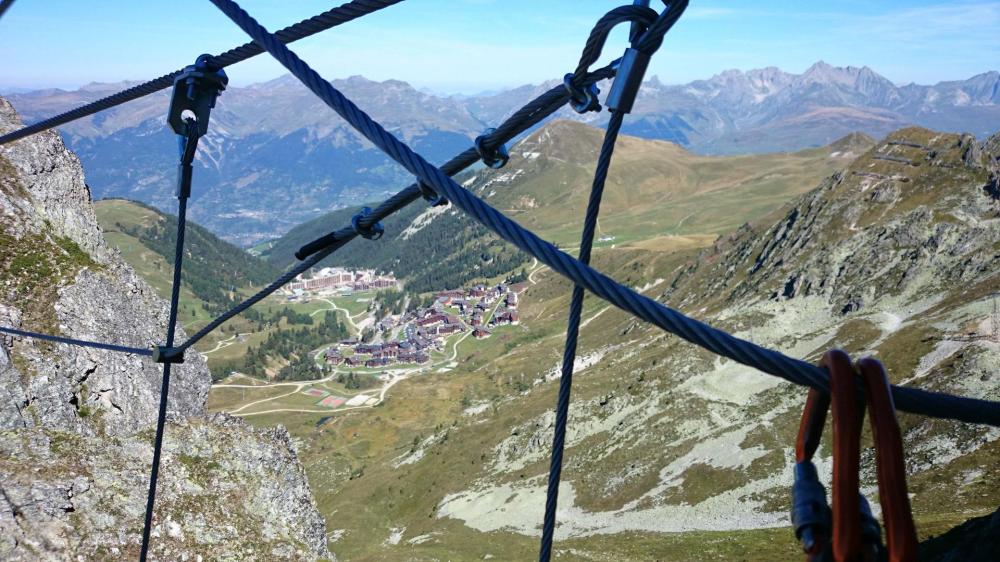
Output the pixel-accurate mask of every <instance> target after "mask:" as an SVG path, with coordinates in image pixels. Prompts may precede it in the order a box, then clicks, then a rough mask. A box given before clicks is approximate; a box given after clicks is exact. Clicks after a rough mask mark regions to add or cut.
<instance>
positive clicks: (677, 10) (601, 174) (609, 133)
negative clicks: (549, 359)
mask: <svg viewBox="0 0 1000 562" xmlns="http://www.w3.org/2000/svg"><path fill="white" fill-rule="evenodd" d="M648 4H649V2H648V0H646V1H642V0H638V1H637V2H636V7H637V8H644V7H645V6H646V5H648ZM686 6H687V2H681V3H675V4H674V5H672V6H668V7H667V10H666V11H665V12H664V14H663V15H662V16H659V17H661V18H664V19H669V20H670V21H672V22H676V21H677V20H678V19H679V18H680V15H681V13H683V11H684V9H685V8H686ZM671 8H673V9H671ZM644 9H645V10H647V11H649V12H652V13H653V14H654V17H653V19H652V20H643V19H641V17H639V14H636V15H637V17H636V19H633V20H631V23H632V30H631V32H630V38H634V39H633V46H634V45H635V44H637V43H638V42H639V41H640V40H641V38H644V37H645V33H646V31H647V29H648V28H649V27H650V25H651V24H652V23H655V21H656V20H657V19H659V18H657V17H656V15H655V14H656V12H653V11H652V10H649V9H648V8H644ZM640 13H641V12H640ZM626 20H628V18H624V17H623V18H610V19H609V18H608V16H605V17H604V18H601V21H600V22H598V25H597V26H595V28H594V31H593V32H592V33H591V37H590V40H588V42H587V48H586V49H585V50H584V54H583V56H582V57H581V66H580V67H578V68H577V72H583V71H585V70H586V68H587V66H589V64H590V63H589V62H587V61H588V60H589V61H593V60H597V58H598V57H599V56H600V51H601V49H602V48H603V46H604V43H605V41H607V37H608V34H609V33H610V32H611V29H612V28H613V27H614V26H615V25H618V24H619V23H624V22H625V21H626ZM606 21H612V22H614V24H613V25H608V24H606V23H604V22H606ZM669 29H670V26H666V27H663V26H661V27H658V28H657V31H656V33H659V34H660V37H661V38H662V36H663V35H664V34H666V32H667V31H669ZM595 38H596V39H595ZM661 42H662V41H655V42H654V43H653V44H654V45H655V48H659V46H660V44H661ZM655 48H654V50H655ZM630 50H631V49H630ZM651 54H652V53H651V52H650V53H648V54H647V56H648V55H651ZM624 58H625V60H626V61H628V60H630V59H631V58H632V56H631V55H630V54H629V52H626V57H624ZM584 63H587V66H583V65H584ZM623 64H624V66H623V68H621V69H620V70H621V73H620V74H619V75H618V76H617V77H616V78H615V84H614V85H613V87H612V92H611V93H610V95H609V96H608V101H607V103H608V105H609V109H610V110H611V118H610V119H609V121H608V125H607V128H606V129H605V133H604V142H603V144H602V146H601V151H600V153H599V155H598V158H597V165H596V167H595V170H594V180H593V183H592V184H591V189H590V200H589V201H588V203H587V211H586V214H585V216H584V221H583V231H582V232H581V235H580V252H579V256H578V257H577V259H578V260H580V262H581V263H584V264H589V263H590V254H591V250H592V249H593V243H594V231H595V230H596V227H597V217H598V215H599V214H600V210H601V198H602V196H603V194H604V186H605V183H606V181H607V177H608V171H609V170H610V168H611V158H612V156H613V155H614V150H615V143H616V142H617V140H618V134H619V132H620V131H621V127H622V123H623V121H624V119H625V114H626V113H628V112H629V111H630V109H624V110H621V109H620V108H619V107H618V105H623V106H628V107H629V108H630V107H631V104H632V100H633V98H634V97H635V95H636V94H637V93H638V87H637V86H636V87H634V88H633V89H632V91H631V92H629V93H623V92H624V89H626V88H628V87H629V86H628V85H627V84H639V83H641V81H642V74H643V73H645V65H643V67H642V68H641V69H640V68H635V67H633V66H630V65H629V63H628V62H625V63H623ZM619 81H621V82H619ZM623 97H627V98H628V101H626V102H624V103H622V102H623V101H624V100H623ZM583 297H584V289H583V287H581V286H580V285H576V284H574V285H573V295H572V297H571V299H570V306H569V320H568V325H567V328H566V343H565V347H564V350H563V360H562V371H561V377H560V379H559V393H558V397H557V400H556V417H555V426H554V427H553V431H552V455H551V459H550V461H549V478H548V488H547V490H546V496H545V514H544V516H543V519H542V538H541V543H540V547H539V552H538V560H539V562H549V560H550V559H551V558H552V541H553V536H554V535H555V527H556V507H557V505H558V502H559V482H560V480H561V477H562V465H563V453H564V450H565V446H566V426H567V423H568V419H569V404H570V398H571V394H572V388H573V369H574V367H575V365H576V351H577V343H578V338H579V334H580V317H581V316H582V313H583Z"/></svg>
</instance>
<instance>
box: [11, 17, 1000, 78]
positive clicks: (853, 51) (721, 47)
mask: <svg viewBox="0 0 1000 562" xmlns="http://www.w3.org/2000/svg"><path fill="white" fill-rule="evenodd" d="M339 3H340V2H336V1H334V2H320V1H315V0H284V1H276V0H244V2H242V5H243V7H244V8H246V9H247V10H248V11H249V12H250V13H251V14H253V15H254V16H255V17H257V19H258V21H260V22H261V23H263V24H264V25H265V26H266V27H268V29H270V30H272V31H274V30H277V29H279V28H281V27H283V26H286V25H288V24H291V23H294V22H296V21H298V20H300V19H303V18H306V17H309V16H311V15H313V14H315V13H318V12H321V11H323V10H326V9H329V8H330V7H332V6H334V5H337V4H339ZM623 3H627V0H619V1H618V2H614V1H604V0H531V1H528V0H409V1H408V2H404V3H402V4H400V5H397V6H392V7H389V8H386V9H384V10H383V11H381V12H379V13H377V14H374V15H370V16H367V17H366V18H364V19H362V20H359V21H356V22H351V23H348V24H346V25H343V26H341V27H338V28H335V29H333V30H330V31H327V32H325V33H322V34H320V35H319V36H317V37H312V38H309V39H306V40H303V41H300V42H298V43H296V44H295V45H294V46H293V49H294V50H296V51H297V52H298V53H299V54H300V55H301V56H303V57H304V58H305V59H306V60H307V61H309V62H310V64H312V65H313V67H314V68H316V69H317V70H318V71H319V72H320V73H321V74H323V75H324V76H325V77H327V78H339V77H346V76H350V75H353V74H363V75H365V76H367V77H369V78H372V79H378V80H383V79H388V78H397V79H401V80H406V81H408V82H410V83H412V84H414V85H416V86H418V87H427V88H431V89H433V90H435V91H438V92H448V93H451V92H464V93H472V92H477V91H482V90H488V89H497V88H502V87H509V86H517V85H521V84H525V83H537V82H540V81H542V80H546V79H551V78H558V77H560V76H562V75H563V74H564V73H566V72H569V71H570V70H572V69H573V67H574V66H575V63H576V60H577V59H578V57H579V53H580V49H581V48H582V46H583V43H584V40H585V39H586V37H587V34H588V32H589V30H590V27H591V26H592V24H593V22H594V21H596V20H597V18H599V17H600V15H601V14H603V13H604V12H605V11H607V10H609V9H611V8H613V7H614V6H617V5H619V4H623ZM653 6H654V7H656V8H658V9H660V8H662V6H663V4H662V2H661V1H660V0H654V1H653ZM997 29H1000V1H991V2H986V1H976V0H973V1H958V2H945V1H936V2H935V1H930V2H924V1H920V0H910V1H906V2H903V1H895V0H880V1H878V2H873V1H870V0H866V1H859V0H847V1H833V2H814V1H801V0H800V1H798V2H791V1H780V0H760V1H757V2H752V3H751V2H745V1H741V2H736V1H731V2H723V1H711V2H699V1H697V0H693V1H692V2H691V7H690V8H689V9H688V13H687V14H685V16H684V17H683V18H682V19H681V21H680V22H679V23H678V24H677V26H676V27H675V28H674V30H673V31H672V32H671V33H670V34H669V35H668V37H667V40H666V42H665V43H664V45H663V48H661V50H660V52H659V53H657V56H656V57H655V59H654V62H653V64H652V66H651V70H650V72H649V74H657V75H658V76H659V77H660V79H661V80H662V81H663V82H666V83H682V82H687V81H690V80H694V79H698V78H707V77H709V76H711V75H713V74H715V73H717V72H719V71H721V70H725V69H728V68H739V69H749V68H759V67H763V66H777V67H780V68H782V69H784V70H788V71H792V72H801V71H802V70H804V69H805V68H807V67H808V66H809V65H810V64H812V63H813V62H815V61H817V60H820V59H822V60H825V61H826V62H828V63H830V64H834V65H838V66H846V65H855V66H861V65H868V66H870V67H872V68H873V69H875V70H876V71H878V72H880V73H882V74H883V75H885V76H886V77H888V78H889V79H890V80H892V81H894V82H897V83H906V82H918V83H933V82H937V81H940V80H952V79H962V78H968V77H969V76H972V75H974V74H978V73H980V72H984V71H987V70H995V69H998V68H1000V33H997V32H996V30H997ZM244 41H246V36H245V35H244V34H243V33H242V32H241V31H240V30H239V29H238V28H237V27H235V26H234V25H233V24H231V23H230V22H229V20H228V19H226V18H225V16H223V15H222V14H221V13H220V12H218V11H217V10H216V9H215V8H214V7H213V6H212V5H211V4H210V3H209V2H207V1H204V0H198V1H195V0H171V1H165V0H144V1H141V2H137V1H129V0H93V1H79V0H44V1H43V0H19V1H18V2H15V4H14V5H13V7H12V8H11V9H10V10H9V11H8V12H7V15H6V16H4V18H3V19H0V91H2V90H11V89H13V88H39V87H62V88H70V87H77V86H79V85H81V84H85V83H87V82H91V81H101V82H114V81H119V80H124V79H129V80H146V79H150V78H153V77H156V76H159V75H161V74H163V73H165V72H168V71H170V70H173V69H175V68H178V67H181V66H184V65H185V64H188V63H189V62H190V61H192V60H193V59H194V58H195V57H196V56H197V55H198V54H200V53H202V52H210V53H218V52H221V51H224V50H226V49H228V48H230V47H232V46H235V45H237V44H239V43H242V42H244ZM624 46H625V33H624V30H622V32H621V33H619V34H617V35H615V36H612V38H611V41H610V42H609V47H608V48H607V49H606V52H605V57H604V60H610V59H611V58H613V57H615V56H618V55H620V53H621V51H622V50H623V49H624ZM228 72H229V75H230V78H231V80H232V83H233V84H235V85H246V84H250V83H253V82H260V81H263V80H267V79H270V78H273V77H276V76H278V75H280V74H282V73H283V69H282V68H280V67H279V66H278V65H277V64H276V63H274V62H272V61H271V60H270V59H269V58H268V57H267V55H260V56H258V57H256V58H255V59H253V60H251V61H248V62H245V63H241V64H239V65H237V66H234V67H231V68H230V69H229V70H228Z"/></svg>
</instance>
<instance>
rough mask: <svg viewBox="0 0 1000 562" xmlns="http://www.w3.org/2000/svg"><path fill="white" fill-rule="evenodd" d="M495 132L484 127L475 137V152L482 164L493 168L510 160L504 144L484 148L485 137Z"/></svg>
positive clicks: (502, 165)
mask: <svg viewBox="0 0 1000 562" xmlns="http://www.w3.org/2000/svg"><path fill="white" fill-rule="evenodd" d="M495 132H496V129H493V128H490V129H486V130H485V131H483V134H481V135H479V136H478V137H476V152H478V153H479V157H480V158H482V159H483V164H486V165H487V166H489V167H490V168H493V169H494V170H496V169H499V168H503V167H504V166H505V165H506V164H507V161H508V160H510V152H508V151H507V146H506V145H504V144H501V145H500V146H498V147H496V148H495V149H493V150H492V151H490V150H487V149H486V145H485V142H486V137H488V136H489V135H492V134H493V133H495ZM421 189H423V188H421Z"/></svg>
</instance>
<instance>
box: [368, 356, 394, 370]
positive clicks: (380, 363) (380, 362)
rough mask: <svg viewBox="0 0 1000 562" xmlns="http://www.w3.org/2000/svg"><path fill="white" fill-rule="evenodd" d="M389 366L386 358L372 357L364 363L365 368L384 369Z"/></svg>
mask: <svg viewBox="0 0 1000 562" xmlns="http://www.w3.org/2000/svg"><path fill="white" fill-rule="evenodd" d="M388 364H389V359H388V358H386V357H378V358H376V357H372V358H371V359H369V360H367V361H365V367H375V368H377V367H385V366H386V365H388Z"/></svg>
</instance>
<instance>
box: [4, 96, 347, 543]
mask: <svg viewBox="0 0 1000 562" xmlns="http://www.w3.org/2000/svg"><path fill="white" fill-rule="evenodd" d="M20 126H22V124H21V121H20V119H19V118H18V117H17V115H15V113H14V110H13V108H12V107H11V105H10V104H9V103H8V102H7V101H6V100H3V99H0V132H8V131H10V130H13V129H15V128H18V127H20ZM0 211H2V212H0V223H2V229H0V325H3V326H9V327H14V328H19V329H23V330H30V331H39V332H44V333H50V334H57V335H61V336H65V337H72V338H80V339H87V340H94V341H99V342H107V343H114V344H119V345H126V346H132V347H148V346H150V345H152V344H154V343H158V342H161V339H162V337H163V334H164V333H165V326H166V320H167V307H166V304H165V302H164V301H163V300H162V299H160V298H159V297H157V296H156V294H155V293H154V291H153V290H152V289H151V288H150V287H149V286H148V285H147V284H146V283H145V282H144V281H143V280H142V279H140V278H139V277H138V276H137V275H136V274H135V272H134V271H133V270H132V268H131V267H130V266H128V265H126V264H125V263H124V262H123V261H122V259H121V257H120V255H119V253H118V252H117V250H112V249H110V248H109V247H108V246H107V245H106V244H105V242H104V240H103V238H102V234H101V231H100V229H99V227H98V226H97V222H96V220H95V216H94V210H93V207H92V205H91V200H90V191H89V189H88V187H87V185H86V182H85V179H84V175H83V171H82V169H81V168H80V164H79V161H78V160H77V158H76V156H75V155H73V154H72V153H71V152H70V151H69V150H68V149H67V148H66V147H65V146H64V145H63V143H62V141H61V140H60V138H59V136H58V135H57V134H55V133H42V134H39V135H36V136H34V137H31V138H29V139H25V140H21V141H18V142H15V143H12V144H10V145H6V146H4V147H2V148H0ZM181 338H183V335H181ZM160 377H161V369H160V367H159V365H157V364H155V363H153V362H152V361H150V360H149V359H148V358H141V357H136V356H131V355H126V354H121V353H115V352H111V351H103V350H97V349H90V348H80V347H72V346H67V345H62V344H52V343H48V342H43V341H36V340H31V339H27V338H21V337H12V336H4V337H3V341H2V345H0V389H2V393H3V395H2V398H0V451H2V452H0V559H4V560H25V561H27V560H121V559H126V558H134V557H135V556H137V555H138V550H139V543H140V534H141V529H142V519H143V513H144V509H145V500H146V488H147V486H148V479H149V469H150V463H151V460H152V438H153V424H155V421H156V416H157V406H158V397H159V392H160ZM171 383H172V384H171V385H170V396H169V398H170V401H169V418H170V423H169V424H168V426H167V428H166V442H165V444H164V456H163V465H162V470H161V475H160V479H159V488H158V496H157V510H156V513H155V515H154V529H153V540H152V544H151V554H152V556H153V558H154V559H157V560H253V559H257V560H276V559H277V560H281V559H285V560H317V559H327V558H330V557H331V555H330V554H329V553H328V551H327V547H326V534H325V526H324V522H323V519H322V517H321V516H320V515H319V514H318V512H317V510H316V507H315V502H314V500H313V499H312V496H311V494H310V492H309V488H308V485H307V481H306V477H305V473H304V471H303V469H302V466H301V465H300V464H299V461H298V459H297V458H296V450H295V447H294V445H293V443H292V441H291V440H290V438H289V436H288V434H287V433H286V432H285V431H284V430H281V429H256V428H252V427H250V426H248V425H246V424H245V423H243V422H242V421H240V420H237V419H235V418H231V417H228V416H225V415H211V416H210V415H207V414H206V412H205V401H206V397H207V394H208V389H209V386H210V383H211V378H210V375H209V373H208V370H207V368H206V366H205V360H204V358H203V357H202V356H201V355H199V354H197V353H193V352H189V353H188V354H187V357H186V362H185V363H184V364H183V365H179V366H178V368H177V369H175V370H174V374H173V378H172V380H171Z"/></svg>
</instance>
